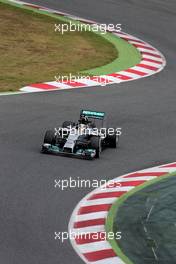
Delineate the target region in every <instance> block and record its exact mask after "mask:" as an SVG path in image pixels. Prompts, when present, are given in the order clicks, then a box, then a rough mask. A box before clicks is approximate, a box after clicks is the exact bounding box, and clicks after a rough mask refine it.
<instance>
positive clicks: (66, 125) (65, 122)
mask: <svg viewBox="0 0 176 264" xmlns="http://www.w3.org/2000/svg"><path fill="white" fill-rule="evenodd" d="M73 126H75V123H74V122H72V121H64V122H63V124H62V128H68V127H73Z"/></svg>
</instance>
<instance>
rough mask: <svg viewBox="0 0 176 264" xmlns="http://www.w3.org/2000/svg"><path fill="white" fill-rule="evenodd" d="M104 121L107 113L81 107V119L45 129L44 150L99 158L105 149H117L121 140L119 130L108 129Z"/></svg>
mask: <svg viewBox="0 0 176 264" xmlns="http://www.w3.org/2000/svg"><path fill="white" fill-rule="evenodd" d="M105 123H106V117H105V112H97V111H90V110H82V111H81V113H80V118H79V120H78V122H72V121H65V122H63V124H62V127H60V128H55V129H53V130H48V131H46V133H45V136H44V142H43V145H42V153H46V154H54V155H62V156H69V157H78V158H83V159H94V158H99V157H100V154H101V152H102V150H103V149H104V148H106V147H110V148H116V147H117V143H118V141H119V135H120V133H118V132H119V131H117V130H115V129H107V127H106V126H105Z"/></svg>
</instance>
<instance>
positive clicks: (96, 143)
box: [90, 136, 101, 158]
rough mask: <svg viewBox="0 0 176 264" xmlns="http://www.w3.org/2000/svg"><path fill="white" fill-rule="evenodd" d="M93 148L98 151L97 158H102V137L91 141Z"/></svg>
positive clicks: (92, 138)
mask: <svg viewBox="0 0 176 264" xmlns="http://www.w3.org/2000/svg"><path fill="white" fill-rule="evenodd" d="M90 141H91V148H93V149H95V150H96V156H95V157H96V158H99V157H100V153H101V139H100V137H96V136H92V137H91V139H90Z"/></svg>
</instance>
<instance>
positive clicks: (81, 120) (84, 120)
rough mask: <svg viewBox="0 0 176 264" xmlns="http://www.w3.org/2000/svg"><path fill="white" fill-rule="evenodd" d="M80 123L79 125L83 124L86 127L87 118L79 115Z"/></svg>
mask: <svg viewBox="0 0 176 264" xmlns="http://www.w3.org/2000/svg"><path fill="white" fill-rule="evenodd" d="M80 123H81V124H84V125H87V124H88V123H89V119H88V117H87V116H84V115H81V117H80Z"/></svg>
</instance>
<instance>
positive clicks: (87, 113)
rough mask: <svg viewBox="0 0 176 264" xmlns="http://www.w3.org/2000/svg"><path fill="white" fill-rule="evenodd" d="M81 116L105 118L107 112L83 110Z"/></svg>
mask: <svg viewBox="0 0 176 264" xmlns="http://www.w3.org/2000/svg"><path fill="white" fill-rule="evenodd" d="M80 116H85V117H91V118H95V119H101V120H103V119H104V118H105V112H98V111H92V110H81V113H80Z"/></svg>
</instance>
